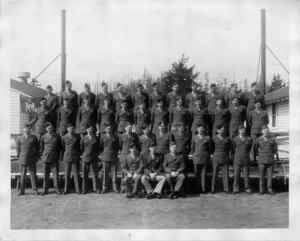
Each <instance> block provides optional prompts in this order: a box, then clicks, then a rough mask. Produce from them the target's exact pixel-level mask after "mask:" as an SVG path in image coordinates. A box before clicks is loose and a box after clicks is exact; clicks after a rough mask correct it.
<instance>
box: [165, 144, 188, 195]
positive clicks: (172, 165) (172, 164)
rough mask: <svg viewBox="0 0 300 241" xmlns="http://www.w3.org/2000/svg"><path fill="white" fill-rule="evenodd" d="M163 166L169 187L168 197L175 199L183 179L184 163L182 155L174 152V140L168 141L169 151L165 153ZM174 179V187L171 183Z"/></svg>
mask: <svg viewBox="0 0 300 241" xmlns="http://www.w3.org/2000/svg"><path fill="white" fill-rule="evenodd" d="M163 166H164V171H165V175H166V178H167V182H168V184H169V186H170V188H171V193H170V195H169V198H170V199H177V198H178V196H179V191H180V189H181V186H182V185H183V182H184V180H185V175H184V171H185V163H184V157H183V156H182V155H178V154H177V152H176V143H175V142H171V143H170V153H169V154H166V155H165V157H164V164H163ZM174 181H176V185H175V188H174V184H173V182H174Z"/></svg>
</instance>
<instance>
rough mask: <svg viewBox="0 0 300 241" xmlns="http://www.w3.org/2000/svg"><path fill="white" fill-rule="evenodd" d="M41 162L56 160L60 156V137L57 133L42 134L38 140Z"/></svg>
mask: <svg viewBox="0 0 300 241" xmlns="http://www.w3.org/2000/svg"><path fill="white" fill-rule="evenodd" d="M40 146H41V151H42V152H43V154H42V160H43V162H51V163H52V162H58V160H59V159H60V157H61V150H62V146H61V139H60V135H59V134H57V133H52V134H48V133H46V134H44V135H43V136H42V137H41V140H40Z"/></svg>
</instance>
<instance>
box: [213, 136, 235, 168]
mask: <svg viewBox="0 0 300 241" xmlns="http://www.w3.org/2000/svg"><path fill="white" fill-rule="evenodd" d="M212 144H213V147H212V149H213V155H212V162H214V163H221V164H225V163H228V161H229V153H230V150H231V140H230V137H223V138H222V139H221V138H220V137H219V136H218V135H215V136H214V137H213V138H212Z"/></svg>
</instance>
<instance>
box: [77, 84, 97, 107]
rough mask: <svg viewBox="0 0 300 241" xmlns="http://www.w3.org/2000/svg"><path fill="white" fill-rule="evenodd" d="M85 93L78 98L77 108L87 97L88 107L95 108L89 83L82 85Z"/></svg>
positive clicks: (94, 96)
mask: <svg viewBox="0 0 300 241" xmlns="http://www.w3.org/2000/svg"><path fill="white" fill-rule="evenodd" d="M84 89H85V91H84V92H82V93H80V94H79V96H78V107H79V108H80V107H81V106H82V105H83V104H84V100H85V98H86V96H87V97H89V100H90V105H91V106H95V99H96V95H95V94H94V93H93V92H92V91H91V86H90V84H89V83H85V84H84Z"/></svg>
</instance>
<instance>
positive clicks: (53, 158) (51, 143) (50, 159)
mask: <svg viewBox="0 0 300 241" xmlns="http://www.w3.org/2000/svg"><path fill="white" fill-rule="evenodd" d="M46 131H47V133H46V134H44V135H43V136H42V138H41V140H40V146H41V151H42V153H43V154H42V160H43V163H44V184H43V186H44V190H43V192H42V193H41V195H42V196H43V195H46V194H48V191H49V176H50V170H52V175H53V183H54V188H55V192H56V194H58V195H60V194H61V192H60V190H59V183H58V175H59V159H60V158H61V149H62V146H61V138H60V135H58V134H56V133H55V132H54V128H53V126H52V124H51V123H50V122H47V123H46Z"/></svg>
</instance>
